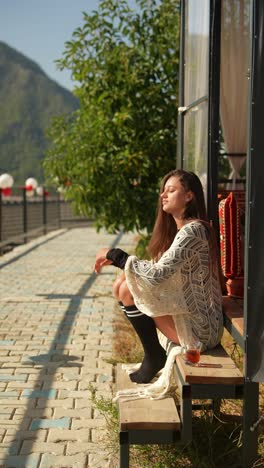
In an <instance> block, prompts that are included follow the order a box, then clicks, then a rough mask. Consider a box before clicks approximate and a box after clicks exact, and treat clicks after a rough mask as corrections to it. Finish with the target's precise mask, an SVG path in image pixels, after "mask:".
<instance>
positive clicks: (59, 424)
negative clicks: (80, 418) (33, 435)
mask: <svg viewBox="0 0 264 468" xmlns="http://www.w3.org/2000/svg"><path fill="white" fill-rule="evenodd" d="M70 422H71V420H70V418H65V417H64V418H60V419H34V420H33V421H32V423H31V425H30V430H31V431H35V430H37V429H50V428H52V427H53V428H56V429H69V427H70Z"/></svg>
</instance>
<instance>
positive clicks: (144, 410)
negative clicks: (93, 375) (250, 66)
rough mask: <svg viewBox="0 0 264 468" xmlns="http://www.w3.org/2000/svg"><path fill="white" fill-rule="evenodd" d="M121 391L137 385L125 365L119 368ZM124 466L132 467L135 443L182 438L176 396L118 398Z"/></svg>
mask: <svg viewBox="0 0 264 468" xmlns="http://www.w3.org/2000/svg"><path fill="white" fill-rule="evenodd" d="M116 387H117V390H124V389H127V388H136V384H135V383H133V382H131V380H130V378H129V376H128V374H127V372H126V371H124V370H123V369H122V364H118V365H117V370H116ZM118 412H119V442H120V467H121V468H127V467H129V446H130V445H132V444H137V445H141V444H143V445H144V444H172V443H174V442H176V441H177V440H180V437H181V432H180V430H181V422H180V418H179V415H178V411H177V408H176V404H175V400H174V399H173V398H172V397H168V398H164V399H163V400H150V399H139V400H131V401H125V399H124V398H121V399H119V400H118Z"/></svg>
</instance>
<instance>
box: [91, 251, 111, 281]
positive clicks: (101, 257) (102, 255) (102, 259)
mask: <svg viewBox="0 0 264 468" xmlns="http://www.w3.org/2000/svg"><path fill="white" fill-rule="evenodd" d="M109 250H110V249H108V248H104V249H101V250H99V252H97V254H96V257H95V264H94V271H95V273H96V274H97V275H98V274H99V273H100V270H101V268H102V267H104V266H106V265H111V264H112V261H111V260H108V259H107V258H106V255H107V252H108V251H109Z"/></svg>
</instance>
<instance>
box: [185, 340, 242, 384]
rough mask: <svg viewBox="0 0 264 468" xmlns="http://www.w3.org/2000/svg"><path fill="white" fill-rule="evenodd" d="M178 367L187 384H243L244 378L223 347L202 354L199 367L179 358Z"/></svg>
mask: <svg viewBox="0 0 264 468" xmlns="http://www.w3.org/2000/svg"><path fill="white" fill-rule="evenodd" d="M176 359H177V365H178V368H179V371H180V372H181V375H182V377H183V379H184V381H185V382H187V383H190V384H191V383H199V384H243V383H244V378H243V375H242V373H241V372H240V370H239V369H238V368H237V367H236V365H235V363H234V361H233V360H232V359H231V358H230V357H229V356H228V354H227V353H226V352H225V350H224V349H223V348H222V346H220V345H219V346H217V347H216V348H214V349H212V350H210V351H206V352H205V353H202V354H201V359H200V362H199V364H198V365H191V364H188V363H187V362H185V360H184V359H183V357H182V356H177V357H176Z"/></svg>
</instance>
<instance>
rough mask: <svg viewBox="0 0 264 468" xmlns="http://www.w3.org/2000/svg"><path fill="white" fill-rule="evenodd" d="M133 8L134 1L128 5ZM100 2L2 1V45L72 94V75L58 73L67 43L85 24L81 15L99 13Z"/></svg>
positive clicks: (91, 0)
mask: <svg viewBox="0 0 264 468" xmlns="http://www.w3.org/2000/svg"><path fill="white" fill-rule="evenodd" d="M128 3H129V4H130V5H132V0H129V2H128ZM98 4H99V0H0V41H2V42H5V43H6V44H8V45H9V46H11V47H13V48H15V49H16V50H18V51H19V52H22V53H23V54H24V55H25V56H26V57H28V58H29V59H31V60H33V61H35V62H37V63H38V65H40V67H41V68H42V70H43V71H44V72H45V73H46V74H47V75H48V76H49V78H51V79H53V80H55V81H56V82H57V83H59V84H60V85H61V86H63V87H65V88H67V89H69V90H72V89H73V87H74V83H73V82H72V80H71V76H70V71H69V70H63V71H60V70H58V69H57V66H56V64H55V63H54V61H55V60H58V59H60V58H61V57H62V54H63V51H64V50H65V42H66V41H69V40H70V39H71V37H72V33H73V31H74V30H75V29H76V28H78V27H79V26H81V25H82V24H83V20H82V18H83V16H82V12H83V11H85V12H86V13H89V12H91V11H92V10H96V9H97V6H98Z"/></svg>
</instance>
